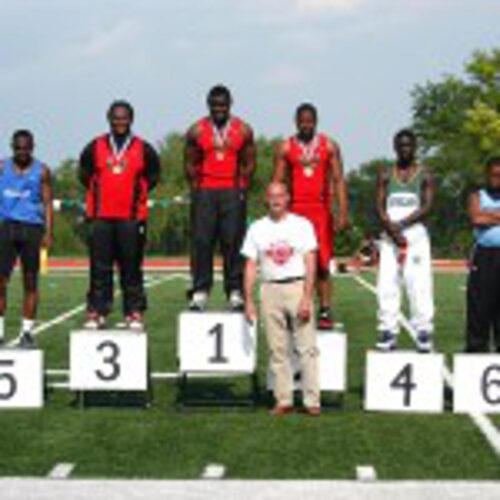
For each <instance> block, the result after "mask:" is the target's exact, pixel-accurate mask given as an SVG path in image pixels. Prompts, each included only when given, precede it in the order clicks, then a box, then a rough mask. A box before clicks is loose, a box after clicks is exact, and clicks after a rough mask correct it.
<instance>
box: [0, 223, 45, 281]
mask: <svg viewBox="0 0 500 500" xmlns="http://www.w3.org/2000/svg"><path fill="white" fill-rule="evenodd" d="M43 234H44V228H43V226H40V225H36V224H25V223H24V222H11V221H3V222H0V276H2V277H3V278H8V277H9V276H10V274H11V273H12V269H13V268H14V265H15V263H16V259H17V257H19V259H20V261H21V266H22V268H23V271H24V272H25V273H26V272H27V273H35V274H37V273H38V271H39V269H40V247H41V245H42V238H43Z"/></svg>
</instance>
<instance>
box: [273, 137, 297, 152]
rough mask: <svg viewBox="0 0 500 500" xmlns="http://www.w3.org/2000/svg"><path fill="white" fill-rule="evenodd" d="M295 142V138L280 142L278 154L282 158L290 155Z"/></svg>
mask: <svg viewBox="0 0 500 500" xmlns="http://www.w3.org/2000/svg"><path fill="white" fill-rule="evenodd" d="M293 141H294V137H293V136H290V137H287V138H286V139H283V140H282V141H280V142H279V143H278V146H277V149H278V153H279V154H281V155H282V156H288V155H289V154H290V151H291V150H292V144H293Z"/></svg>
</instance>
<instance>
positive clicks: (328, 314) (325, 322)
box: [317, 308, 334, 330]
mask: <svg viewBox="0 0 500 500" xmlns="http://www.w3.org/2000/svg"><path fill="white" fill-rule="evenodd" d="M317 321H318V329H319V330H333V326H334V321H333V315H332V311H331V310H330V309H327V308H321V309H320V310H319V312H318V320H317Z"/></svg>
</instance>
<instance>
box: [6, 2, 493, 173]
mask: <svg viewBox="0 0 500 500" xmlns="http://www.w3.org/2000/svg"><path fill="white" fill-rule="evenodd" d="M499 21H500V0H0V30H1V38H0V40H1V41H2V43H0V109H1V112H0V155H1V156H6V155H8V154H9V153H10V151H9V141H10V136H11V134H12V132H13V130H15V129H17V128H29V129H31V130H32V131H33V132H34V133H35V137H36V142H37V156H38V157H39V158H41V159H42V160H44V161H46V162H48V163H49V164H50V165H51V166H57V165H58V164H59V163H60V162H61V161H62V160H64V159H66V158H76V157H77V156H78V154H79V152H80V150H81V149H82V148H83V147H84V145H85V144H86V143H87V142H88V141H90V140H91V139H92V138H93V137H95V136H96V135H97V134H99V133H102V132H104V131H105V130H106V128H107V124H106V121H105V113H106V109H107V107H108V105H109V103H110V102H111V101H112V100H114V99H116V98H125V99H128V100H130V101H131V102H132V104H133V105H134V107H135V109H136V121H135V124H134V130H135V132H136V133H138V134H140V135H141V136H143V137H145V138H146V139H148V140H149V141H151V142H152V143H153V144H157V143H158V142H159V141H160V140H161V139H162V138H164V137H165V135H166V134H168V133H169V132H172V131H184V130H185V129H187V127H188V126H189V125H190V124H191V123H192V122H194V121H195V120H196V119H198V118H199V117H200V116H202V115H203V114H204V113H205V112H206V108H205V97H206V93H207V91H208V90H209V88H210V87H211V86H212V85H214V84H217V83H224V84H226V85H228V86H229V87H230V89H231V90H232V93H233V95H234V113H235V114H237V115H239V116H241V117H242V118H243V119H245V120H246V121H247V122H249V123H250V124H251V125H252V127H253V128H254V130H255V133H256V134H257V135H261V134H262V135H266V136H268V137H269V136H276V135H289V134H291V133H293V130H294V124H293V113H294V110H295V108H296V106H297V105H298V104H300V103H301V102H303V101H310V102H313V103H314V104H316V105H317V107H318V109H319V118H320V129H321V131H323V132H325V133H327V134H328V135H330V136H331V137H333V138H335V140H337V142H338V143H339V144H340V146H341V149H342V152H343V155H344V160H345V164H346V169H351V168H356V167H358V166H359V165H360V164H361V163H362V162H365V161H368V160H371V159H373V158H377V157H382V156H390V155H391V153H392V152H391V142H392V136H393V134H394V132H396V131H397V130H398V129H399V128H401V127H403V126H406V125H408V124H409V123H410V120H411V91H412V89H413V88H414V87H415V86H416V85H418V84H425V82H427V81H438V80H440V79H441V78H443V76H444V75H447V74H456V75H461V74H462V71H463V66H464V63H465V62H466V61H467V60H468V59H469V58H470V56H471V54H472V53H473V51H474V50H477V49H488V48H491V47H494V46H496V47H500V28H499V26H500V24H499Z"/></svg>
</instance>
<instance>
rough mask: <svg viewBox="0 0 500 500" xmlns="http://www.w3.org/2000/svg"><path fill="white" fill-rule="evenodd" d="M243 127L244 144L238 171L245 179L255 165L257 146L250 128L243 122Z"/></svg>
mask: <svg viewBox="0 0 500 500" xmlns="http://www.w3.org/2000/svg"><path fill="white" fill-rule="evenodd" d="M244 129H245V144H244V145H243V148H242V150H241V153H240V158H239V160H240V165H239V167H240V172H241V175H242V176H243V177H245V178H247V179H249V178H250V177H252V175H253V173H254V171H255V168H256V166H257V148H256V146H255V139H254V135H253V130H252V128H251V127H250V126H249V125H247V124H246V123H245V124H244Z"/></svg>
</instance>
